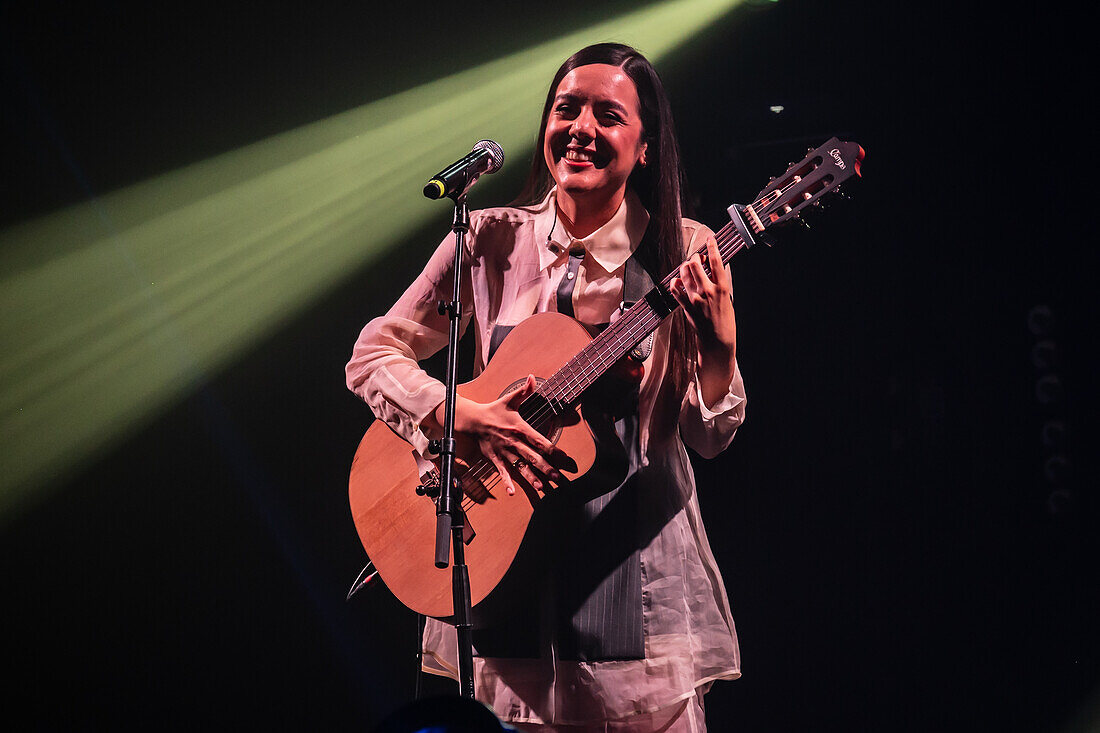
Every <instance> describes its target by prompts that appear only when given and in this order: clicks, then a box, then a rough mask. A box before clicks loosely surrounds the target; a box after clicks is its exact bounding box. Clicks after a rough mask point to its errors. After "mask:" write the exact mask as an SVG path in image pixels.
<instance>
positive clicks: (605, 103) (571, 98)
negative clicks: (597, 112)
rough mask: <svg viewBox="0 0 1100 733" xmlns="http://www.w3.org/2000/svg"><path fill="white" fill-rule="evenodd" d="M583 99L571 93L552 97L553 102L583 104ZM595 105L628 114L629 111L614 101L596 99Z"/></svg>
mask: <svg viewBox="0 0 1100 733" xmlns="http://www.w3.org/2000/svg"><path fill="white" fill-rule="evenodd" d="M585 99H586V97H582V96H581V95H578V94H573V93H572V92H562V93H561V94H559V95H557V96H556V97H554V101H555V102H583V101H584V100H585ZM595 105H596V106H597V107H610V108H614V109H617V110H619V111H621V112H628V111H629V110H627V108H626V107H625V106H624V105H623V104H622V103H621V102H619V101H618V100H616V99H603V98H598V99H596V100H595Z"/></svg>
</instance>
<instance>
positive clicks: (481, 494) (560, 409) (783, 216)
mask: <svg viewBox="0 0 1100 733" xmlns="http://www.w3.org/2000/svg"><path fill="white" fill-rule="evenodd" d="M862 160H863V148H861V147H860V146H859V145H857V144H856V143H852V142H843V141H841V140H839V139H837V138H835V137H834V138H831V139H830V140H827V141H826V142H825V144H824V145H821V146H819V147H818V148H816V149H814V150H811V151H809V153H808V154H807V155H806V157H804V158H803V159H802V160H801V161H799V162H798V163H794V164H792V165H791V166H790V167H789V168H788V169H787V171H786V173H784V174H783V175H781V176H779V177H777V178H773V179H772V181H771V183H769V184H768V185H767V187H765V188H764V189H763V190H762V191H761V192H760V193H759V194H758V195H757V198H756V200H754V201H753V202H752V204H750V205H747V206H738V205H734V206H731V207H729V209H727V211H728V213H729V215H730V222H729V223H727V224H726V225H725V226H724V227H722V228H721V229H720V230H718V231H717V232H715V243H716V245H717V247H718V251H719V254H720V256H721V260H722V262H723V263H726V262H729V260H730V258H731V257H733V255H734V254H736V253H737V252H739V251H741V250H744V249H748V248H749V247H751V246H753V244H755V241H756V240H755V237H759V236H761V235H763V234H764V232H765V230H766V229H768V228H769V227H775V226H780V225H783V224H786V223H787V222H790V221H793V220H795V219H798V218H799V216H800V213H801V212H803V211H805V210H806V208H807V207H810V206H817V205H818V204H819V203H820V202H821V199H822V197H824V196H826V195H828V194H830V193H833V192H835V191H837V189H838V187H839V186H840V184H841V183H843V182H844V181H846V180H848V179H849V178H851V177H852V176H859V175H860V164H861V162H862ZM706 252H707V248H706V245H704V246H703V247H702V248H700V249H698V250H696V252H695V253H693V255H692V256H694V255H702V258H701V259H702V262H703V267H704V270H707V269H708V268H709V266H710V265H709V261H708V257H707V256H706ZM674 274H675V272H674V273H670V274H668V275H667V276H666V277H665V278H664V280H663V281H662V282H661V283H660V284H659V285H656V286H655V287H654V288H653V289H652V290H650V291H649V293H648V294H647V295H646V296H645V297H644V298H643V299H642V300H639V301H637V302H635V303H633V304H631V305H630V306H629V307H628V308H627V309H626V310H625V311H624V312H623V313H622V314H620V316H619V318H618V319H617V320H616V321H615V323H613V324H611V325H610V326H609V327H608V328H607V329H605V330H604V331H603V332H602V333H601V334H600V335H599V336H597V337H596V338H594V339H593V338H592V337H591V336H589V334H588V331H587V330H586V329H585V328H584V327H583V326H582V325H581V324H580V323H578V322H577V321H575V320H573V319H572V318H569V317H567V316H563V315H561V314H558V313H541V314H539V315H535V316H532V317H531V318H529V319H527V320H526V321H524V322H523V323H521V324H520V325H518V326H516V327H515V328H514V329H512V332H511V333H510V334H509V335H508V337H507V338H506V339H505V340H504V341H503V343H501V345H500V348H498V349H497V352H496V354H495V355H494V356H493V361H492V362H491V363H490V364H489V365H488V366H487V367H486V369H485V371H484V372H483V373H482V374H481V375H480V376H478V378H477V379H475V380H473V381H472V382H469V383H467V384H464V385H462V386H460V387H458V393H459V394H461V395H462V396H464V397H467V398H469V399H471V400H474V401H476V402H481V403H487V402H492V401H494V400H496V399H497V398H498V397H500V396H501V395H502V394H504V393H506V392H509V391H512V390H515V389H518V388H519V387H521V386H522V385H523V383H524V381H525V380H526V378H527V376H528V375H529V374H534V375H535V377H536V378H537V379H539V380H540V387H539V390H538V395H539V398H540V399H542V400H543V401H542V402H539V401H538V400H535V401H533V402H532V403H531V405H530V407H531V410H529V411H527V412H524V409H525V408H527V407H528V401H529V400H531V399H532V398H530V397H529V398H526V399H525V400H524V402H523V404H522V405H521V406H520V411H521V414H524V415H525V419H527V420H528V422H530V423H531V424H532V425H533V426H534V427H536V429H538V430H540V431H541V432H542V433H543V435H546V436H547V437H548V438H550V439H551V441H552V442H553V443H555V444H556V445H557V447H558V448H560V449H561V451H562V452H564V454H565V455H566V456H567V457H568V458H569V459H571V461H572V464H571V465H569V466H561V465H558V466H557V468H558V470H560V471H561V473H562V474H564V475H565V476H566V478H567V479H568V480H569V481H574V480H576V479H577V478H578V477H580V476H582V475H584V474H585V473H587V472H588V471H589V470H590V469H591V468H592V465H593V463H594V462H595V458H596V446H595V441H594V440H593V437H592V432H591V430H590V429H589V427H588V425H587V424H586V423H585V421H584V419H583V414H582V412H581V407H580V405H579V402H578V401H579V400H580V399H581V397H582V396H586V397H592V396H595V397H597V398H600V397H606V396H610V395H611V394H612V393H613V390H608V391H607V392H606V393H605V392H604V391H603V390H602V389H601V387H600V386H599V384H598V383H597V381H596V380H598V379H600V377H601V375H602V374H604V373H606V372H607V371H608V370H609V369H611V368H612V367H613V366H614V365H615V364H618V363H621V362H620V360H621V359H622V357H625V356H626V355H627V354H628V353H629V351H630V350H631V349H632V348H633V347H634V346H635V345H637V344H638V343H640V342H641V340H642V339H644V338H645V337H646V336H647V335H649V334H651V333H652V332H653V331H654V330H656V329H657V327H658V325H659V324H660V323H661V321H662V320H663V319H664V318H666V317H668V316H669V315H670V314H671V313H672V312H673V311H675V310H676V308H677V307H679V306H678V305H677V303H676V301H675V299H673V298H672V296H671V295H669V292H668V287H669V285H670V283H671V281H672V278H673V275H674ZM582 351H583V352H584V353H581V352H582ZM574 356H576V357H577V359H576V360H574V359H573V357H574ZM543 380H549V381H546V382H545V388H546V391H545V392H543V388H544V385H543V384H542V382H543ZM590 404H591V403H590ZM551 405H553V407H552V408H551V407H550V406H551ZM555 411H557V414H555ZM527 415H530V417H526V416H527ZM456 450H457V453H458V460H456V469H457V476H458V480H459V482H460V483H461V485H462V488H463V492H464V494H465V496H464V498H463V509H464V511H465V513H466V520H467V521H466V528H467V536H466V564H467V565H468V567H469V573H470V589H471V592H470V600H471V603H474V604H476V603H478V602H479V601H481V600H482V599H484V598H485V596H487V595H488V594H489V592H490V591H491V590H492V589H493V588H494V587H495V586H496V585H497V583H498V582H499V581H500V580H501V578H503V577H504V574H505V573H506V572H507V570H508V568H509V567H510V566H511V564H512V561H513V560H514V559H515V556H516V553H517V552H518V550H519V547H520V544H521V543H522V542H523V537H524V535H525V534H526V532H527V527H528V524H529V522H530V519H531V515H532V513H533V512H534V509H535V505H536V504H537V503H538V500H539V498H540V497H539V493H538V492H537V491H535V489H533V488H532V487H531V486H529V485H527V484H526V483H525V482H524V481H523V479H522V477H521V476H519V475H518V473H517V474H513V476H512V479H513V482H514V483H515V484H516V486H517V487H519V488H521V489H522V491H517V492H516V494H515V495H514V496H508V494H507V492H506V491H505V489H504V485H503V483H502V482H501V481H500V477H499V476H498V475H497V474H496V472H495V470H494V469H493V468H492V466H491V465H488V464H487V462H486V461H485V460H484V459H483V458H482V457H480V456H478V455H477V454H476V451H472V450H470V447H469V446H464V445H462V443H460V442H459V443H458V444H457V445H456ZM465 469H468V470H465ZM432 474H434V475H435V476H436V481H437V483H438V480H439V479H438V474H439V467H438V466H435V467H434V468H433V469H431V470H428V471H426V472H425V471H424V469H422V468H421V466H419V465H418V463H417V461H416V459H415V457H414V455H413V450H412V447H411V446H410V445H409V444H408V443H406V442H405V441H404V440H403V439H401V438H400V437H398V436H397V435H395V434H394V433H393V431H392V430H390V429H389V427H387V426H386V425H385V423H383V422H382V421H380V420H376V421H375V422H374V424H373V425H371V427H370V429H369V430H368V431H367V434H366V435H365V436H364V437H363V440H362V442H361V443H360V444H359V449H358V450H357V451H356V454H355V460H354V461H353V463H352V467H351V479H350V486H349V494H350V498H351V511H352V517H353V519H354V520H355V527H356V529H357V530H358V532H359V538H360V539H361V540H362V542H363V547H364V548H366V550H367V555H368V556H369V557H370V559H371V561H372V562H373V563H374V566H375V568H376V569H377V570H378V574H379V575H381V576H382V580H383V581H384V582H385V583H386V585H387V586H389V588H390V590H391V591H393V594H394V595H395V596H397V598H398V600H400V601H401V602H402V603H404V604H405V605H406V606H408V607H409V608H411V609H413V610H414V611H417V612H419V613H422V614H425V615H427V616H435V617H438V618H446V617H449V616H452V615H453V614H454V609H453V604H452V600H451V569H450V568H449V567H448V568H443V569H440V568H437V567H436V566H435V524H436V515H435V501H434V500H433V499H432V498H431V497H430V496H426V495H424V491H423V490H421V492H420V493H417V489H418V488H420V487H421V485H422V484H425V483H426V482H425V476H431V475H432ZM471 529H472V531H473V536H470V530H471Z"/></svg>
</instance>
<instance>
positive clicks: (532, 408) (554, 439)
mask: <svg viewBox="0 0 1100 733" xmlns="http://www.w3.org/2000/svg"><path fill="white" fill-rule="evenodd" d="M535 382H536V383H537V386H536V390H538V389H541V388H542V385H544V384H545V383H546V380H545V379H542V378H540V377H535ZM526 383H527V378H526V377H524V378H523V379H517V380H516V381H514V382H512V383H511V384H509V385H508V386H507V387H505V388H504V390H503V391H502V392H501V393H500V396H501V397H503V396H504V395H506V394H511V393H512V392H515V391H516V390H517V389H520V388H521V387H523V385H524V384H526ZM555 408H556V409H555ZM560 409H561V408H560V407H557V406H555V405H552V404H551V402H550V400H548V399H546V397H544V396H543V395H541V394H539V392H537V391H536V392H535V393H534V394H533V395H531V396H530V397H528V398H527V399H525V400H524V401H523V404H522V405H520V406H519V414H520V417H522V418H523V419H524V420H526V421H527V423H528V424H529V425H530V426H531V427H533V428H534V429H535V430H538V431H539V432H540V433H542V434H543V435H544V436H546V438H547V439H548V440H549V441H550V442H551V443H553V444H554V445H557V443H558V438H560V437H561V432H562V425H561V421H560V420H558V419H557V418H556V416H557V414H558V412H559V411H560Z"/></svg>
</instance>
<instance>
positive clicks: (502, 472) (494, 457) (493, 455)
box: [485, 451, 516, 496]
mask: <svg viewBox="0 0 1100 733" xmlns="http://www.w3.org/2000/svg"><path fill="white" fill-rule="evenodd" d="M485 457H486V458H488V459H489V461H490V462H491V463H492V464H493V466H494V467H495V468H496V470H497V475H498V476H500V480H501V481H503V482H504V488H505V490H507V492H508V496H515V494H516V485H515V484H514V483H512V475H511V472H510V471H509V470H508V463H507V462H506V461H505V460H504V459H502V458H501V457H500V456H499V455H498V454H497V452H496V451H486V452H485Z"/></svg>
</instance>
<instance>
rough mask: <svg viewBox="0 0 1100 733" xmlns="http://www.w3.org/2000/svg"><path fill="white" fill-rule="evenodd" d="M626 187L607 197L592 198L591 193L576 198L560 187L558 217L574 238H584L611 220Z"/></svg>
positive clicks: (621, 200)
mask: <svg viewBox="0 0 1100 733" xmlns="http://www.w3.org/2000/svg"><path fill="white" fill-rule="evenodd" d="M625 196H626V189H625V188H622V189H619V190H618V191H616V192H614V193H612V194H611V195H610V196H607V197H600V198H593V196H592V195H591V194H589V195H586V196H585V197H584V198H583V199H577V198H575V197H573V196H571V195H569V194H568V193H566V192H564V191H562V190H561V189H560V188H559V189H558V193H557V197H556V198H557V205H558V217H559V218H560V219H561V223H562V224H564V225H565V228H566V230H567V231H568V232H569V235H570V236H571V237H573V238H574V239H584V238H585V237H587V236H588V235H589V234H591V233H592V232H594V231H596V230H597V229H599V228H600V227H602V226H603V225H604V224H606V223H607V222H609V221H611V217H613V216H615V212H616V211H618V210H619V207H620V206H621V205H622V203H623V198H624V197H625Z"/></svg>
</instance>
